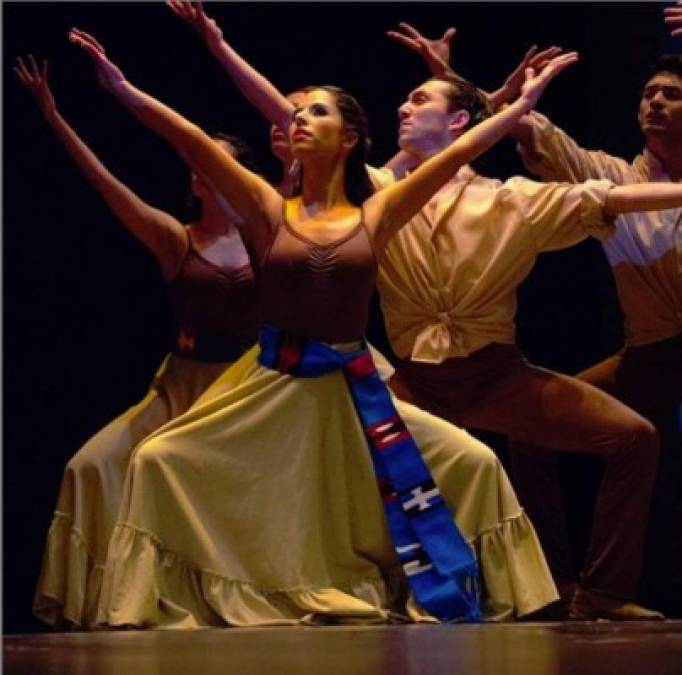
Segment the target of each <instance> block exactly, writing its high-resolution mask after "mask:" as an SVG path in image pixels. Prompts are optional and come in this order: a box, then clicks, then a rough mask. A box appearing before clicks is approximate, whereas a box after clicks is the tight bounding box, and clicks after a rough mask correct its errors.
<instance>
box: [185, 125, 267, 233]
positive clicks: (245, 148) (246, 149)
mask: <svg viewBox="0 0 682 675" xmlns="http://www.w3.org/2000/svg"><path fill="white" fill-rule="evenodd" d="M208 135H209V136H210V137H211V138H212V139H213V140H214V141H224V142H225V143H229V144H230V145H231V146H232V147H233V148H234V158H235V159H236V160H237V161H238V162H239V163H240V164H241V165H242V166H244V167H246V168H247V169H249V171H253V172H254V173H258V165H257V164H256V159H255V156H254V154H253V150H252V149H251V146H250V145H249V144H248V143H247V142H246V141H245V140H244V139H243V138H240V137H239V136H233V135H232V134H225V133H223V132H222V131H210V132H209V133H208ZM185 206H186V207H187V215H186V219H187V221H188V222H192V223H193V222H196V221H197V220H199V218H201V199H199V198H198V197H197V196H196V195H195V194H193V193H192V191H191V190H190V191H189V193H188V194H187V197H186V199H185Z"/></svg>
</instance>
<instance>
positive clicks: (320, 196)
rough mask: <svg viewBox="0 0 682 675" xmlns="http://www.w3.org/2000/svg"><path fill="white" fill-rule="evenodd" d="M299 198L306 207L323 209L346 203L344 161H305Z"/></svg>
mask: <svg viewBox="0 0 682 675" xmlns="http://www.w3.org/2000/svg"><path fill="white" fill-rule="evenodd" d="M344 159H345V158H344ZM301 198H302V201H303V205H304V206H305V207H306V209H309V208H310V207H317V208H318V209H320V210H324V209H329V208H332V207H334V206H338V205H342V204H348V203H349V202H348V196H347V195H346V170H345V162H344V161H338V160H336V161H331V162H316V161H312V160H311V161H308V162H306V163H305V164H304V166H303V189H302V191H301Z"/></svg>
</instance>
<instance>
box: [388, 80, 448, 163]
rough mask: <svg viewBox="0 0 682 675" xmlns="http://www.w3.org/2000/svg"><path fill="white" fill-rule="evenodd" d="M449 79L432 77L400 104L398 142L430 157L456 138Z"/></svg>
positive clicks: (413, 151) (409, 149) (404, 148)
mask: <svg viewBox="0 0 682 675" xmlns="http://www.w3.org/2000/svg"><path fill="white" fill-rule="evenodd" d="M449 86H451V85H449V84H448V83H446V82H439V81H437V80H429V81H428V82H425V83H424V84H422V85H421V86H420V87H417V88H416V89H415V90H414V91H412V92H410V94H409V95H408V97H407V100H406V101H405V103H403V104H402V105H401V106H400V108H398V119H399V120H400V128H399V130H398V144H399V145H400V147H401V148H402V149H403V150H407V151H408V152H411V153H413V154H415V155H418V156H422V157H428V156H429V155H432V154H434V153H436V152H438V151H440V150H442V149H443V148H445V147H446V146H447V145H449V144H450V142H451V141H452V130H451V126H450V125H451V122H452V119H453V113H449V112H448V106H449V101H448V98H447V96H446V91H447V88H448V87H449Z"/></svg>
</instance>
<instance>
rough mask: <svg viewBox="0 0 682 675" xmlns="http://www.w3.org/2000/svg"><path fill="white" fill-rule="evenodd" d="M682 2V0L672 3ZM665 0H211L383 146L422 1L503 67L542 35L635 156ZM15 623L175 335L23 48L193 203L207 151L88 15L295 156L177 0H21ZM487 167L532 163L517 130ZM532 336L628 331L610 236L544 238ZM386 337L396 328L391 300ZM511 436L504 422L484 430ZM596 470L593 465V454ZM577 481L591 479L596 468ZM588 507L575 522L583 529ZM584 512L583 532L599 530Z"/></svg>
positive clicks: (409, 75) (536, 353)
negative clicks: (114, 433)
mask: <svg viewBox="0 0 682 675" xmlns="http://www.w3.org/2000/svg"><path fill="white" fill-rule="evenodd" d="M668 4H670V3H668ZM663 6H664V4H663V3H592V4H587V3H511V2H509V3H465V4H455V3H395V4H383V3H382V4H373V3H339V4H336V3H324V4H322V3H259V4H245V3H238V4H223V3H208V4H207V5H206V10H207V13H208V14H209V15H210V16H213V17H214V18H216V19H217V21H218V23H219V24H220V26H221V27H222V28H223V31H224V33H225V36H226V39H228V40H229V41H231V43H232V44H233V46H234V47H235V48H236V49H237V50H238V51H239V52H240V53H241V54H242V55H244V56H245V57H246V58H247V59H248V60H250V61H251V62H252V63H253V64H254V65H255V66H256V67H257V68H259V69H261V70H262V71H263V72H264V73H265V74H266V75H267V76H269V77H270V78H271V80H272V81H273V82H274V83H275V84H276V86H278V87H279V88H280V89H281V90H283V91H288V90H290V89H293V88H295V87H297V86H299V85H302V84H310V83H315V84H324V83H332V84H337V85H340V86H343V87H345V88H347V89H349V90H350V91H351V92H352V93H354V94H355V95H356V96H357V97H358V98H359V99H360V101H361V102H363V104H364V105H365V107H366V109H367V110H368V113H369V115H370V120H371V121H372V123H373V136H374V149H373V153H372V160H373V163H375V164H381V162H382V160H384V159H386V158H387V157H389V156H390V155H391V154H392V153H393V152H394V150H395V136H396V130H397V129H396V127H397V125H396V108H397V106H398V105H399V104H400V103H401V102H402V100H403V99H404V97H405V95H406V93H407V92H408V91H409V90H410V89H411V88H412V87H414V86H415V85H416V84H418V83H419V82H420V81H421V80H423V79H425V71H424V68H423V66H422V65H421V63H420V60H419V58H418V57H417V56H416V55H415V54H414V53H413V52H410V51H408V50H406V49H405V48H403V47H400V46H399V45H397V44H396V43H393V42H392V41H389V40H388V39H387V38H385V37H384V32H385V31H386V30H387V29H390V28H392V27H395V26H396V25H397V23H398V22H399V21H401V20H405V21H409V22H411V23H413V24H414V25H415V26H416V27H418V28H420V29H421V30H422V31H423V32H424V33H425V34H426V35H429V36H433V35H440V34H441V32H442V31H443V30H444V28H445V27H446V26H448V25H454V26H456V27H457V28H458V34H457V36H456V38H455V41H454V48H453V61H454V64H455V67H456V68H457V70H459V71H460V72H461V73H462V74H463V75H465V76H467V77H469V78H471V79H473V80H475V81H476V82H477V83H478V84H479V85H480V86H482V87H484V88H490V89H493V88H495V87H496V86H497V85H498V84H499V83H500V82H501V81H502V79H503V78H504V76H505V75H506V74H507V73H508V72H509V71H510V70H511V69H512V67H513V66H515V65H516V64H517V62H518V61H519V60H520V58H521V56H522V54H523V53H524V52H525V50H526V48H527V47H528V46H530V45H531V44H533V43H534V42H539V43H540V44H543V45H549V44H553V43H554V44H558V45H561V46H562V47H564V48H565V49H567V50H568V49H577V50H579V51H580V54H581V62H580V64H578V65H577V66H575V67H573V68H572V69H571V70H570V71H567V72H566V73H564V74H562V75H561V77H560V79H559V80H557V81H556V82H555V83H553V84H552V85H551V88H550V90H549V91H548V92H547V94H546V96H545V97H544V99H543V100H542V101H541V104H540V106H539V109H540V110H541V111H542V112H545V113H547V114H548V115H549V116H550V117H551V118H552V119H554V120H555V121H556V122H557V123H558V124H560V125H561V126H563V127H564V128H565V129H567V130H568V131H569V132H570V133H571V134H572V135H573V136H574V137H576V138H577V139H578V140H579V141H580V142H581V143H582V144H583V145H585V146H586V147H598V148H603V149H605V150H607V151H610V152H612V153H614V154H617V155H621V156H624V157H626V158H628V159H630V158H632V157H633V156H634V155H635V154H636V153H637V152H638V151H639V150H640V149H641V144H642V140H641V137H640V135H639V132H638V127H637V123H636V109H637V103H638V98H639V93H640V91H641V87H642V84H643V82H644V81H645V79H646V77H647V68H648V65H649V63H650V62H651V61H653V60H654V58H655V56H656V55H657V54H658V53H659V52H660V51H666V50H667V51H680V47H681V45H680V41H678V42H677V43H676V44H673V43H672V42H670V39H669V38H666V33H665V29H664V27H663V22H662V20H661V10H662V7H663ZM2 10H3V42H4V64H5V66H4V72H3V75H4V78H3V86H4V102H5V105H4V115H3V125H4V126H3V132H4V134H3V136H4V138H3V140H4V156H3V162H4V164H3V169H4V171H3V174H4V268H3V272H4V278H3V281H4V327H5V332H4V350H5V354H4V356H5V358H4V375H5V380H4V387H5V388H4V394H5V395H4V490H3V499H4V503H3V506H4V542H3V544H4V546H3V550H4V563H5V564H4V631H5V632H26V631H33V630H40V629H41V624H40V623H39V622H38V621H37V620H36V619H34V618H33V617H32V615H31V613H30V607H31V600H32V593H33V586H34V583H35V580H36V578H37V573H38V567H39V564H40V556H41V552H42V545H43V539H44V536H45V533H46V531H47V527H48V525H49V522H50V518H51V512H52V509H53V506H54V502H55V498H56V494H57V489H58V485H59V481H60V477H61V472H62V469H63V466H64V464H65V463H66V461H67V460H68V458H69V457H70V456H71V455H72V454H73V453H74V452H75V451H76V450H77V449H78V448H79V446H80V445H81V444H82V443H83V442H84V441H85V440H86V439H87V438H88V437H89V436H90V435H91V434H93V433H94V432H95V431H97V430H98V429H99V428H100V427H101V426H103V425H104V424H105V423H106V422H107V421H109V420H110V419H111V418H113V417H114V416H115V415H116V414H118V413H119V412H121V411H122V410H124V409H125V408H126V407H128V406H129V405H131V404H132V403H134V402H136V401H137V400H139V399H140V398H141V397H142V396H143V393H144V392H145V390H146V388H147V386H148V383H149V380H150V377H151V375H152V374H153V372H154V370H155V368H156V367H157V365H158V362H159V361H160V359H161V358H162V356H163V354H164V353H165V351H166V349H167V347H168V343H169V331H170V325H171V324H170V317H169V310H168V304H167V301H166V298H165V295H164V289H163V284H162V282H161V279H160V275H159V274H158V271H157V269H156V266H155V262H154V260H153V258H152V257H151V255H150V254H148V253H147V252H146V250H145V249H143V248H142V247H141V245H139V244H138V243H137V242H136V241H135V240H134V239H133V238H132V237H131V236H130V235H129V234H128V233H127V232H126V231H125V230H124V228H123V227H122V226H121V225H120V224H119V223H118V222H117V221H116V220H115V218H114V217H113V215H112V214H111V212H110V211H109V210H108V208H107V207H106V206H105V205H104V203H103V202H102V200H101V199H100V198H99V197H98V196H97V195H96V194H95V192H94V191H93V190H92V189H91V188H90V187H89V186H88V185H87V184H86V183H85V181H84V180H83V179H82V178H81V176H80V174H79V173H78V171H77V170H76V169H75V168H74V166H73V165H72V163H71V162H70V161H69V159H68V157H67V155H66V153H65V152H64V151H63V149H62V147H61V146H60V145H59V143H58V142H57V141H56V140H55V138H54V136H53V135H52V132H51V131H50V130H49V129H48V128H47V127H46V125H45V123H44V122H43V120H42V117H41V116H40V114H39V112H38V110H37V108H36V106H35V104H34V103H33V100H32V99H31V98H30V97H29V95H28V94H27V93H26V92H25V91H23V90H22V88H21V87H20V86H19V84H18V83H17V82H16V81H15V80H14V76H13V74H12V72H11V69H10V67H11V62H12V61H13V59H14V57H15V56H17V55H19V54H26V53H28V52H32V53H33V54H35V55H36V56H37V57H41V58H42V57H45V58H48V59H49V60H50V78H51V84H52V88H53V91H54V93H55V97H56V99H57V105H58V107H59V108H60V110H61V112H62V113H63V115H64V116H65V117H66V119H67V120H68V121H69V122H71V123H72V125H73V126H74V127H75V129H76V130H77V131H78V133H80V134H81V135H82V137H83V138H84V139H85V141H86V142H87V143H89V144H90V145H91V146H92V148H93V149H94V150H95V152H96V153H98V155H99V156H100V157H101V158H102V159H103V160H104V162H105V163H106V164H107V165H108V167H109V168H110V169H111V170H112V171H113V172H114V173H115V174H116V175H117V176H118V177H119V178H121V179H122V180H123V181H124V182H125V183H127V184H128V185H129V186H130V187H131V188H133V189H134V190H136V191H137V192H138V194H140V196H141V197H142V198H143V199H145V200H147V201H148V202H149V203H151V204H153V205H155V206H158V207H160V208H162V209H165V210H167V211H169V212H171V213H173V214H174V215H176V216H178V217H181V218H182V217H183V215H184V200H185V194H186V187H187V172H186V170H185V168H184V166H183V164H182V163H181V162H180V161H179V160H178V159H177V158H176V157H175V155H174V154H173V152H172V151H171V150H170V149H169V148H168V147H166V146H165V144H164V143H163V142H162V141H160V140H159V139H157V138H156V137H155V136H154V135H153V134H151V133H150V132H148V131H147V130H146V129H144V128H142V127H141V126H140V125H139V124H138V123H137V122H136V121H135V120H134V119H133V118H132V117H131V116H130V115H129V114H128V113H127V112H126V111H125V110H124V109H123V108H122V107H121V106H119V105H118V104H117V103H116V102H115V101H114V99H113V98H112V97H110V96H109V95H108V94H107V93H106V92H104V91H103V90H102V89H101V88H100V87H99V86H98V85H97V83H96V81H95V78H94V77H93V72H92V69H91V67H90V65H89V63H88V61H87V59H86V57H85V55H84V54H83V53H81V52H80V51H79V50H78V49H76V48H75V47H73V46H71V45H70V44H69V43H68V42H67V40H66V33H67V31H68V29H69V28H70V27H71V26H78V27H81V28H83V29H85V30H87V31H90V32H92V33H93V34H94V35H95V36H96V37H97V38H98V39H99V40H100V41H101V42H102V43H103V44H104V45H105V46H106V47H107V49H108V53H109V54H110V56H111V57H112V58H113V59H114V61H116V62H117V63H118V64H119V65H120V66H121V68H122V69H123V71H124V72H125V73H126V75H127V76H128V77H129V79H131V80H132V81H133V82H134V83H135V84H137V85H138V86H140V87H141V88H142V89H145V90H147V91H149V92H150V93H152V94H153V95H155V96H157V97H159V98H160V99H161V100H163V101H164V102H166V103H168V104H170V105H171V106H173V107H175V108H176V109H177V110H179V111H180V112H182V113H183V114H185V115H186V116H188V117H189V118H190V119H192V120H193V121H196V122H197V123H199V124H200V125H201V126H203V127H204V128H210V129H221V130H224V131H228V132H231V133H236V134H239V135H242V136H244V137H245V138H246V139H247V140H248V141H249V142H250V143H251V144H252V145H253V146H254V148H255V149H256V153H257V156H258V159H259V161H260V164H261V166H262V167H263V169H264V171H266V173H269V174H270V175H271V176H273V177H274V176H276V170H277V163H276V162H275V161H274V160H273V159H272V158H271V157H270V155H269V152H268V145H267V128H268V127H267V124H266V123H265V122H264V121H263V120H262V119H261V118H260V117H259V115H258V114H257V113H256V112H254V111H253V110H252V109H251V108H250V107H249V105H248V104H247V103H246V102H245V101H244V100H243V99H242V98H241V96H240V94H239V93H238V92H237V91H236V89H235V88H234V86H233V85H232V84H231V82H230V81H229V80H228V78H227V76H226V75H224V73H223V71H222V69H221V67H220V66H219V65H218V64H217V63H216V62H215V61H214V60H213V59H212V57H211V56H210V54H209V53H208V52H207V51H206V50H205V49H204V48H203V47H202V45H201V44H200V42H199V41H198V39H197V38H196V37H195V35H194V34H193V33H192V31H191V30H190V29H189V28H188V27H187V26H185V25H184V24H183V23H182V22H181V21H179V20H178V19H176V18H175V17H174V16H173V15H172V14H171V12H170V10H168V9H167V8H165V7H164V5H163V4H161V3H139V4H138V3H130V4H128V3H126V4H123V3H121V4H119V3H55V4H52V3H50V4H46V3H3V5H2ZM484 164H485V166H484V167H482V170H483V171H484V172H485V173H487V174H488V175H497V176H500V177H507V176H509V175H513V174H517V173H523V167H522V165H521V163H520V161H519V160H518V158H517V157H516V154H515V152H514V149H513V146H512V144H511V143H510V142H508V141H506V142H503V143H502V144H501V145H500V146H499V147H498V148H497V149H495V150H494V151H493V152H491V153H490V156H489V157H488V158H486V161H485V163H484ZM518 326H519V341H520V344H521V346H522V348H523V349H524V350H525V352H526V353H527V355H528V356H529V357H530V358H531V359H532V360H533V361H534V362H535V363H537V364H540V365H544V366H547V367H551V368H554V369H557V370H560V371H563V372H568V373H574V372H577V371H578V370H581V369H582V368H584V367H585V366H587V365H590V364H592V363H594V362H596V361H598V360H600V359H601V358H603V357H605V356H607V355H608V354H610V353H612V352H613V351H615V349H617V348H618V347H619V346H620V344H621V339H622V328H621V324H620V314H619V310H618V308H617V302H616V297H615V292H614V287H613V283H612V281H611V276H610V272H609V269H608V265H607V264H606V260H605V258H604V256H603V254H602V252H601V249H600V247H599V245H598V244H597V242H595V241H587V242H585V243H583V244H581V245H579V246H576V247H574V248H573V249H571V250H568V251H563V252H558V253H552V254H545V255H543V256H542V257H541V258H540V260H539V261H538V263H537V265H536V267H535V269H534V271H533V273H532V275H531V276H530V278H529V279H528V280H527V282H526V283H525V284H524V286H523V287H522V289H521V293H520V312H519V320H518ZM370 337H371V338H372V339H373V340H374V341H375V342H376V343H377V345H378V346H380V347H385V346H386V345H385V341H384V340H385V339H384V336H383V331H382V324H381V318H380V316H379V315H378V313H377V312H375V313H374V316H373V320H372V325H371V327H370ZM484 438H485V439H486V440H488V441H489V442H491V443H492V444H493V445H494V447H495V448H496V449H497V450H498V451H499V452H500V453H501V454H502V456H504V451H505V448H504V443H503V442H502V441H501V440H500V439H498V438H495V437H492V436H484ZM579 475H582V473H580V474H579ZM585 483H586V484H585V485H580V484H579V485H578V491H580V490H582V489H583V488H584V489H589V488H590V485H588V484H589V480H587V479H585ZM580 519H581V515H580V512H578V513H577V515H576V516H575V522H574V523H573V528H574V530H575V532H576V533H577V534H576V535H575V536H576V538H577V540H578V541H580V537H581V536H584V522H583V525H582V530H581V525H580V523H581V520H580ZM581 532H583V534H582V535H581Z"/></svg>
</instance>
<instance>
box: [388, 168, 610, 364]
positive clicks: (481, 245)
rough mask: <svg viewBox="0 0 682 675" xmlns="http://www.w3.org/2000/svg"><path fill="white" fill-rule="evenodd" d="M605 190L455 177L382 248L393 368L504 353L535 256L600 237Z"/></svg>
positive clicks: (605, 231) (600, 184)
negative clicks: (406, 362)
mask: <svg viewBox="0 0 682 675" xmlns="http://www.w3.org/2000/svg"><path fill="white" fill-rule="evenodd" d="M612 187H613V184H612V183H611V182H609V181H605V180H602V181H588V182H587V183H585V184H582V185H568V184H562V183H537V182H534V181H531V180H528V179H526V178H521V177H514V178H511V179H509V180H507V181H505V182H501V181H499V180H493V179H490V178H484V177H482V176H479V175H478V174H476V173H474V172H473V170H471V169H470V168H469V167H464V168H463V169H461V170H460V171H459V173H458V174H457V176H456V177H455V178H454V179H452V180H451V181H450V182H449V183H447V184H446V185H445V186H444V187H443V188H442V189H441V190H440V191H439V192H438V193H437V194H436V195H434V197H433V198H432V199H431V201H430V202H429V203H428V204H427V205H426V206H425V207H424V208H423V209H422V210H421V211H420V212H419V213H418V214H417V215H415V216H414V217H413V218H412V220H411V221H410V222H409V223H408V224H407V225H405V226H404V227H403V228H402V229H401V230H400V231H399V232H398V233H397V234H396V235H395V236H394V237H393V239H392V240H391V241H390V242H389V244H388V247H387V249H386V251H385V253H384V255H383V257H382V259H381V261H380V268H379V276H378V287H379V293H380V296H381V306H382V310H383V313H384V318H385V322H386V329H387V333H388V337H389V340H390V341H391V346H392V347H393V350H394V351H395V353H396V355H397V356H398V357H400V358H409V359H411V360H413V361H419V362H425V363H441V362H442V361H444V360H445V359H448V358H453V357H465V356H468V355H469V354H471V353H473V352H475V351H477V350H479V349H481V348H482V347H485V346H486V345H487V344H489V343H492V342H497V343H502V344H511V343H513V342H514V339H515V325H514V317H515V315H516V308H517V297H516V295H517V288H518V286H519V285H520V284H521V282H522V281H523V280H524V279H525V278H526V277H527V276H528V274H529V273H530V271H531V269H532V267H533V264H534V262H535V259H536V257H537V255H538V254H539V253H541V252H542V251H550V250H555V249H561V248H565V247H568V246H571V245H573V244H576V243H578V242H579V241H581V240H582V239H584V238H586V237H587V236H589V235H596V236H598V237H600V238H603V237H605V236H608V235H609V234H610V233H611V231H612V224H611V223H610V222H609V221H608V219H606V218H605V217H604V214H603V207H604V203H605V200H606V196H607V194H608V191H609V190H610V189H611V188H612Z"/></svg>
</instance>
